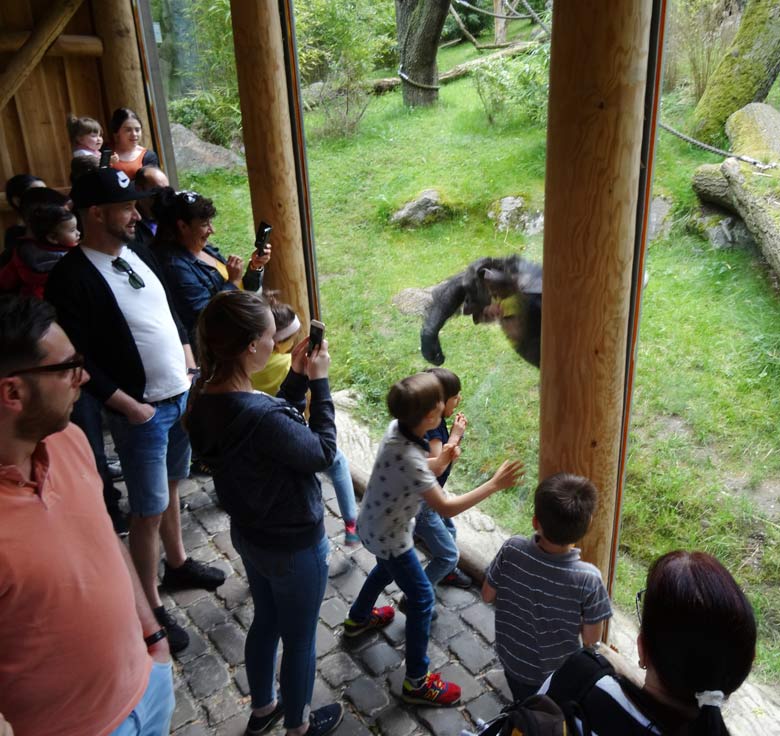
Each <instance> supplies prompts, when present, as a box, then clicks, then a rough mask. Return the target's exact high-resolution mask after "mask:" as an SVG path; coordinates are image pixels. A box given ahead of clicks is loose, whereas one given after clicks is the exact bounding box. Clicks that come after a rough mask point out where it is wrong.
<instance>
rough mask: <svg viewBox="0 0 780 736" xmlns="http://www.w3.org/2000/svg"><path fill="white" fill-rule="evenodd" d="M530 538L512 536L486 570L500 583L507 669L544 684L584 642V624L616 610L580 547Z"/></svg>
mask: <svg viewBox="0 0 780 736" xmlns="http://www.w3.org/2000/svg"><path fill="white" fill-rule="evenodd" d="M537 539H538V536H536V535H535V536H534V537H533V538H532V539H527V538H525V537H511V538H510V539H508V540H507V541H506V542H504V544H503V546H502V547H501V549H500V550H499V551H498V554H497V555H496V557H495V559H494V560H493V562H492V563H490V567H489V568H488V571H487V581H488V583H489V584H490V585H491V586H492V587H493V588H495V589H496V591H497V594H496V601H495V605H496V650H497V651H498V658H499V659H500V660H501V664H502V665H503V667H504V670H505V672H506V673H507V674H508V675H510V676H512V677H514V678H515V679H516V680H519V681H520V682H523V683H526V684H529V685H541V683H542V682H543V681H544V679H545V678H546V677H547V676H548V675H549V674H550V673H551V672H553V671H554V670H555V669H557V668H558V666H559V665H560V664H561V663H562V662H563V660H564V659H566V657H568V656H569V655H570V654H571V653H572V652H574V651H576V650H577V649H578V648H579V646H580V627H581V626H582V624H583V623H585V624H595V623H598V622H599V621H603V620H604V619H606V618H609V617H610V616H611V615H612V607H611V605H610V602H609V595H608V594H607V590H606V588H605V587H604V583H603V582H602V580H601V573H600V572H599V569H598V568H597V567H596V566H595V565H591V564H590V563H589V562H584V561H583V560H581V559H580V551H579V549H577V548H576V547H575V548H573V549H572V550H570V551H569V552H565V553H563V554H549V553H547V552H545V551H544V550H542V549H541V547H539V545H538V544H537V541H536V540H537Z"/></svg>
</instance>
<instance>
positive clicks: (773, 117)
mask: <svg viewBox="0 0 780 736" xmlns="http://www.w3.org/2000/svg"><path fill="white" fill-rule="evenodd" d="M726 135H728V137H729V141H731V150H732V151H734V153H738V154H741V155H743V156H752V157H753V158H755V159H757V160H759V161H765V162H768V161H780V112H778V111H777V110H775V108H774V107H772V106H771V105H765V104H763V103H761V102H753V103H751V104H750V105H745V107H743V108H742V109H741V110H737V111H736V112H735V113H733V114H732V115H730V116H729V118H728V120H727V121H726Z"/></svg>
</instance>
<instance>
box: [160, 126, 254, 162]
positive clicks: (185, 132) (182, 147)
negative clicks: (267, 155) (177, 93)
mask: <svg viewBox="0 0 780 736" xmlns="http://www.w3.org/2000/svg"><path fill="white" fill-rule="evenodd" d="M171 140H172V142H173V151H174V154H175V156H176V167H177V168H178V169H179V170H181V171H191V172H194V173H197V174H202V173H204V172H206V171H212V170H213V169H237V168H244V167H246V162H245V161H244V159H243V158H241V156H239V155H238V154H237V153H234V152H233V151H231V150H229V149H227V148H222V146H215V145H214V144H213V143H207V142H206V141H204V140H203V139H201V138H198V136H197V135H195V133H193V132H192V131H191V130H189V129H188V128H185V127H184V126H183V125H180V124H179V123H172V124H171Z"/></svg>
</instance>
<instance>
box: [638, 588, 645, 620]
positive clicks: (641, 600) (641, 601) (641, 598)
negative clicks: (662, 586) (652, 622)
mask: <svg viewBox="0 0 780 736" xmlns="http://www.w3.org/2000/svg"><path fill="white" fill-rule="evenodd" d="M646 591H647V589H646V588H642V590H640V591H639V592H638V593H637V594H636V617H637V620H638V621H639V624H640V626H641V625H642V608H643V607H644V599H645V592H646Z"/></svg>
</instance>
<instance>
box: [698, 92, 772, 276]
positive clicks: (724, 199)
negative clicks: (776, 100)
mask: <svg viewBox="0 0 780 736" xmlns="http://www.w3.org/2000/svg"><path fill="white" fill-rule="evenodd" d="M726 132H727V133H728V135H729V138H730V140H731V145H732V150H734V151H736V152H737V153H739V154H741V155H747V156H750V157H752V158H754V159H757V160H759V161H764V162H767V163H768V162H778V161H780V112H778V111H777V110H775V109H774V108H773V107H771V106H770V105H764V104H758V103H751V104H750V105H747V106H746V107H744V108H742V109H741V110H738V111H737V112H735V113H734V114H733V115H731V117H729V119H728V121H727V123H726ZM693 188H694V190H695V191H696V193H697V194H698V195H699V197H700V198H701V199H702V201H704V202H710V203H713V204H716V205H718V206H719V207H722V208H724V209H726V210H727V211H729V212H731V213H733V214H735V215H738V216H739V217H740V218H741V219H742V220H743V221H744V223H745V225H746V226H747V229H748V230H749V231H750V233H751V234H752V235H753V237H754V238H755V240H756V242H757V243H758V245H759V247H760V248H761V252H762V253H763V254H764V257H765V258H766V260H767V262H768V263H769V265H770V266H771V267H772V269H773V270H774V271H775V273H777V274H780V201H778V198H777V195H776V192H777V191H778V190H780V169H778V168H777V167H776V166H774V167H767V166H761V167H757V166H753V165H751V164H748V163H745V162H741V161H739V160H738V159H736V158H727V159H726V160H725V161H724V162H723V163H722V164H721V165H720V166H713V165H705V166H700V167H699V168H698V169H697V170H696V173H695V174H694V177H693Z"/></svg>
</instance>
